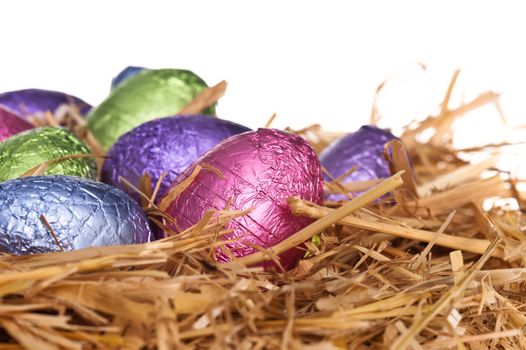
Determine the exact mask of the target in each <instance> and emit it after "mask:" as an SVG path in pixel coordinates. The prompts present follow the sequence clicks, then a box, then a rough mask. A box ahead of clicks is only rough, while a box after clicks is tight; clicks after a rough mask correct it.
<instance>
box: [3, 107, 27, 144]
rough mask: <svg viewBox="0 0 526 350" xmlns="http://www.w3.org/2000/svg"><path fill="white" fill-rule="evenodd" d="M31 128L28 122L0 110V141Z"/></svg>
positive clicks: (4, 110)
mask: <svg viewBox="0 0 526 350" xmlns="http://www.w3.org/2000/svg"><path fill="white" fill-rule="evenodd" d="M32 128H33V125H32V124H31V123H29V122H28V121H26V120H24V119H22V118H20V117H19V116H17V115H16V114H14V113H11V112H10V111H8V110H6V109H3V108H0V141H3V140H5V139H7V138H8V137H10V136H13V135H15V134H18V133H19V132H22V131H26V130H29V129H32Z"/></svg>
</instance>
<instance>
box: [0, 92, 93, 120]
mask: <svg viewBox="0 0 526 350" xmlns="http://www.w3.org/2000/svg"><path fill="white" fill-rule="evenodd" d="M63 104H74V105H76V106H77V108H78V109H79V111H80V113H81V114H82V115H84V114H86V113H87V112H88V111H89V110H90V108H91V106H90V105H89V104H88V103H86V102H84V101H83V100H81V99H80V98H77V97H75V96H71V95H68V94H65V93H63V92H58V91H51V90H41V89H25V90H16V91H9V92H4V93H1V94H0V106H4V107H6V108H8V109H10V110H12V111H14V112H16V113H17V114H18V115H20V116H21V117H28V116H34V115H37V116H38V115H41V114H43V113H45V112H51V113H55V111H56V110H57V108H58V107H60V106H61V105H63Z"/></svg>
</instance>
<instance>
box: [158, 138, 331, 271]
mask: <svg viewBox="0 0 526 350" xmlns="http://www.w3.org/2000/svg"><path fill="white" fill-rule="evenodd" d="M200 164H202V165H206V166H207V167H208V165H210V166H212V167H215V168H216V169H217V170H219V172H220V173H221V174H222V178H221V177H220V176H218V174H216V173H215V172H214V171H210V170H209V167H208V169H207V168H206V167H205V168H203V169H202V170H201V171H200V173H199V174H198V175H197V177H196V178H195V179H194V181H193V182H192V183H191V184H190V185H189V186H188V187H187V188H186V189H185V190H184V191H183V192H182V193H181V194H180V195H179V196H178V197H177V198H176V199H175V200H174V201H173V202H172V203H171V204H170V206H169V207H168V209H167V212H168V213H170V214H171V215H172V216H173V217H174V218H175V220H176V224H175V226H174V228H175V229H176V230H182V229H186V228H188V227H190V226H192V225H194V224H196V223H197V222H198V221H199V219H201V217H202V216H203V214H204V213H205V212H206V211H207V210H209V209H215V210H223V209H225V207H227V203H230V210H246V209H252V211H251V212H250V213H249V214H248V215H245V216H242V217H239V218H235V219H233V220H231V221H230V223H229V225H228V228H231V229H233V232H232V233H229V234H226V235H224V236H222V237H221V239H224V240H234V242H233V243H227V244H225V247H226V249H229V250H230V252H231V254H233V255H234V256H237V257H241V256H246V255H249V254H252V253H255V252H256V251H257V250H256V249H255V248H254V247H253V245H256V246H260V247H263V248H269V247H272V246H274V245H276V244H277V243H279V242H281V241H283V240H284V239H286V238H287V237H289V236H291V235H292V234H294V233H295V232H297V231H298V230H300V229H302V228H304V227H305V226H307V225H309V224H310V223H311V222H312V220H311V219H310V218H306V217H297V216H294V215H293V214H292V212H291V211H290V209H289V207H288V204H287V199H288V198H289V197H292V196H299V197H301V198H303V199H306V200H309V201H312V202H315V203H320V202H321V201H322V194H323V178H322V172H321V167H320V163H319V160H318V157H317V156H316V154H315V153H314V151H313V150H312V148H311V147H310V146H309V144H308V143H307V142H306V141H305V140H304V139H303V138H301V137H299V136H296V135H293V134H289V133H286V132H282V131H278V130H273V129H259V130H258V131H253V132H246V133H243V134H239V135H235V136H232V137H230V138H228V139H227V140H225V141H223V142H222V143H220V144H219V145H217V146H216V147H214V148H212V149H211V150H210V151H208V152H207V153H205V155H204V156H203V157H201V158H200V159H199V160H198V161H197V162H196V163H195V164H194V165H192V166H191V167H190V168H188V169H187V170H186V171H185V172H184V173H183V174H181V175H180V176H179V177H178V179H177V180H176V183H179V182H181V181H183V180H184V179H186V178H187V177H188V176H189V174H191V172H192V171H193V170H194V168H195V166H197V165H200ZM230 201H231V202H230ZM304 253H305V252H304V250H302V249H300V248H299V247H296V248H292V249H290V250H288V251H287V252H284V253H283V254H281V255H280V258H281V264H282V265H283V266H284V267H285V268H291V267H293V266H294V265H295V264H296V263H297V262H298V260H299V259H300V258H301V257H302V256H303V254H304ZM216 258H217V260H218V261H228V260H229V256H228V254H225V253H224V252H223V251H221V250H219V249H218V250H217V251H216ZM272 265H273V264H272V263H266V264H265V266H266V267H269V266H272Z"/></svg>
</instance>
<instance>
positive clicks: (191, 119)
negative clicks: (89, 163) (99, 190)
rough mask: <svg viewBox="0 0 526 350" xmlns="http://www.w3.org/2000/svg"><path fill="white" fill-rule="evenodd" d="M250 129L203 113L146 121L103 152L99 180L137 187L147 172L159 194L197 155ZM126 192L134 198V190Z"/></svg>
mask: <svg viewBox="0 0 526 350" xmlns="http://www.w3.org/2000/svg"><path fill="white" fill-rule="evenodd" d="M249 130H250V129H249V128H247V127H245V126H242V125H239V124H236V123H232V122H229V121H226V120H223V119H219V118H215V117H211V116H206V115H195V116H174V117H168V118H161V119H155V120H152V121H150V122H146V123H144V124H142V125H140V126H138V127H136V128H135V129H133V130H131V131H130V132H128V133H126V134H124V135H122V136H121V137H120V138H119V139H118V140H117V142H116V143H115V144H113V146H112V147H111V148H110V150H109V152H108V153H107V158H106V160H105V161H104V165H103V167H102V174H101V177H102V181H104V182H106V183H108V184H110V185H113V186H116V187H119V188H121V189H126V188H127V186H125V184H124V183H122V182H121V181H120V179H119V177H123V178H124V179H126V180H127V181H128V182H130V183H131V184H132V185H134V186H135V187H137V188H139V180H140V178H141V177H142V176H143V175H144V174H146V173H147V174H149V176H150V179H151V182H152V185H155V184H156V183H157V181H158V180H159V178H160V176H161V174H163V173H166V177H164V179H163V181H162V182H161V184H160V187H159V193H158V197H157V198H160V197H162V196H163V195H164V194H165V192H166V190H167V189H168V188H169V187H170V185H171V184H172V183H173V182H174V181H175V179H176V178H177V176H178V175H179V174H180V173H181V172H183V171H184V170H185V169H186V168H188V166H189V165H190V164H192V163H193V162H194V161H196V160H197V159H198V158H199V157H200V156H201V155H203V154H204V153H205V152H206V151H208V150H209V149H210V148H212V147H213V146H215V145H217V144H218V143H219V142H221V141H223V140H224V139H226V138H228V137H230V136H232V135H235V134H239V133H242V132H245V131H249ZM129 194H130V195H132V197H133V196H135V197H137V195H136V193H135V192H129Z"/></svg>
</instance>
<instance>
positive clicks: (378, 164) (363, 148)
mask: <svg viewBox="0 0 526 350" xmlns="http://www.w3.org/2000/svg"><path fill="white" fill-rule="evenodd" d="M394 139H396V137H395V136H394V135H392V134H391V133H390V132H388V131H385V130H382V129H379V128H377V127H375V126H372V125H365V126H362V127H361V128H360V129H359V130H358V131H356V132H353V133H350V134H348V135H346V136H344V137H342V138H341V139H339V140H336V141H335V142H333V143H332V144H331V145H330V146H329V147H327V148H326V149H325V150H324V151H323V152H322V153H321V154H320V161H321V165H322V166H323V167H324V168H325V169H326V170H327V171H328V172H329V174H331V176H332V177H334V178H339V177H341V176H343V175H344V174H345V173H347V172H349V171H350V170H351V169H353V168H355V170H354V171H353V172H352V173H350V174H348V175H347V176H345V177H344V178H343V179H340V182H342V183H343V184H345V183H347V182H351V181H366V180H374V179H380V178H386V177H389V175H390V173H389V164H388V163H387V161H386V160H385V159H384V156H383V155H384V146H385V144H386V143H387V142H389V141H391V140H394ZM326 180H327V181H330V178H328V177H327V176H326ZM326 199H327V200H346V199H347V197H345V196H344V195H343V194H330V195H328V196H326Z"/></svg>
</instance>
